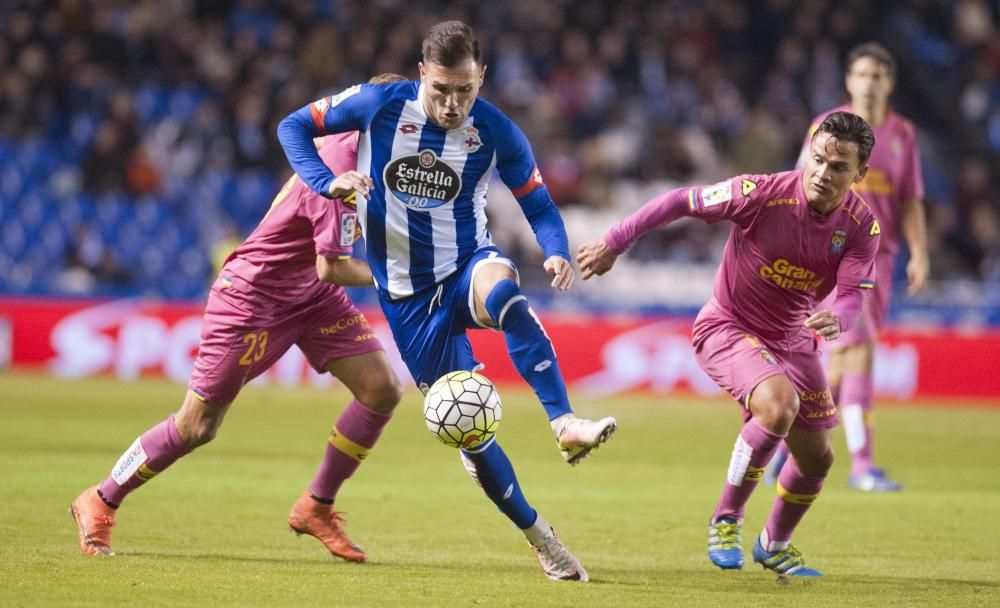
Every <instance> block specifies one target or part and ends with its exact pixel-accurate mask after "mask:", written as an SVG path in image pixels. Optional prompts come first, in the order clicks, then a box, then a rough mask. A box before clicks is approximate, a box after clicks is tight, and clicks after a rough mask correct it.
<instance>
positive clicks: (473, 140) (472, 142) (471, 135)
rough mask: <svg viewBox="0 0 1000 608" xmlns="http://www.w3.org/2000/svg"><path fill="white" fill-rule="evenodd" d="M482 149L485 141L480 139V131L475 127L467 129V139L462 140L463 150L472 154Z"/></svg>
mask: <svg viewBox="0 0 1000 608" xmlns="http://www.w3.org/2000/svg"><path fill="white" fill-rule="evenodd" d="M482 147H483V140H482V139H480V138H479V129H477V128H475V127H466V129H465V137H464V138H463V139H462V149H463V150H465V151H466V152H468V153H469V154H472V153H473V152H475V151H476V150H478V149H479V148H482Z"/></svg>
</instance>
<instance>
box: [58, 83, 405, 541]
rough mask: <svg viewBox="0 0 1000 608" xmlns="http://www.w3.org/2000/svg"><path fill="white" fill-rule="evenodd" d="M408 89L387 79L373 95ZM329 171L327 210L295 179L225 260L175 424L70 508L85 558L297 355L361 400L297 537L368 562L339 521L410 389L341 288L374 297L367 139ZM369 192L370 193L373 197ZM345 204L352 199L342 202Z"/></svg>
mask: <svg viewBox="0 0 1000 608" xmlns="http://www.w3.org/2000/svg"><path fill="white" fill-rule="evenodd" d="M395 80H403V78H402V77H395V76H394V75H392V76H390V75H385V76H381V77H376V79H373V82H374V83H381V82H392V81H395ZM323 143H324V145H322V147H321V149H320V156H321V157H322V158H323V161H324V162H325V163H326V164H327V165H328V166H329V167H330V168H331V170H333V171H334V172H335V173H336V175H338V178H337V180H336V183H334V184H333V187H332V188H331V197H332V198H333V199H334V200H327V199H326V198H323V197H321V196H319V195H318V194H316V193H315V192H313V191H312V190H311V189H310V188H309V187H308V186H306V185H305V184H304V183H303V182H302V181H301V180H300V179H299V178H298V177H297V176H295V175H293V176H292V178H291V179H289V180H288V182H287V183H286V184H285V186H284V187H283V188H282V189H281V191H280V192H279V193H278V195H277V196H276V197H275V199H274V202H273V203H272V205H271V209H270V210H269V211H268V213H267V215H265V216H264V219H263V220H261V222H260V224H259V225H258V226H257V228H256V229H255V230H254V231H253V233H251V235H250V236H249V237H248V238H247V240H246V241H244V242H243V243H242V244H241V245H240V246H239V247H238V248H237V249H236V251H234V252H233V253H232V254H231V255H230V256H229V258H228V259H227V260H226V263H225V265H224V266H223V267H222V270H221V271H220V273H219V276H218V278H217V279H216V281H215V284H214V285H213V286H212V290H211V292H210V294H209V297H208V304H207V306H206V308H205V315H204V318H203V321H202V329H201V344H200V346H199V349H198V357H197V359H196V360H195V364H194V371H193V373H192V375H191V379H190V382H189V383H188V389H189V390H188V393H187V395H186V396H185V399H184V403H183V405H182V406H181V408H180V410H179V411H178V412H177V413H176V414H171V415H170V416H168V417H167V419H166V420H164V421H162V422H160V423H159V424H157V425H156V426H154V427H152V428H151V429H149V430H148V431H146V432H145V433H143V434H142V435H141V436H140V437H139V438H138V439H136V440H135V442H133V443H132V445H131V446H130V447H129V448H128V450H126V452H125V453H124V454H122V456H121V458H119V460H118V462H117V463H116V464H115V466H114V468H113V469H112V470H111V474H110V475H109V476H108V477H107V478H106V479H105V480H104V481H103V482H101V483H100V484H99V485H98V486H96V487H91V488H88V489H86V490H84V491H83V493H82V494H80V496H79V497H77V499H76V500H75V501H73V504H72V506H71V508H70V513H71V514H72V516H73V519H74V520H75V521H76V524H77V527H78V529H79V533H80V549H81V550H82V551H83V552H84V553H89V554H94V555H114V551H113V550H112V548H111V529H112V527H113V526H114V525H115V519H114V517H115V513H116V510H117V509H118V507H119V506H120V505H121V503H122V501H123V500H124V499H125V497H126V496H128V495H129V494H130V493H131V492H133V491H135V490H136V489H137V488H139V487H140V486H142V485H143V484H144V483H145V482H147V481H149V480H150V479H152V478H153V477H155V476H156V475H159V474H160V473H162V472H163V471H164V470H165V469H166V468H167V467H169V466H170V465H171V464H173V463H174V462H175V461H176V460H177V459H178V458H181V457H182V456H186V455H187V454H189V453H190V452H191V451H192V450H193V449H194V448H197V447H199V446H201V445H204V444H205V443H208V442H209V441H211V440H212V439H213V438H214V437H215V434H216V432H217V431H218V429H219V427H220V426H221V425H222V420H223V418H224V417H225V415H226V412H227V410H228V409H229V406H230V405H231V404H232V402H233V400H234V399H235V398H236V395H237V394H238V393H239V391H240V389H241V388H242V387H243V385H244V384H246V383H247V382H248V381H250V380H252V379H253V378H255V377H257V376H258V375H260V374H261V373H263V372H264V371H266V370H267V369H268V368H269V367H270V366H271V365H273V364H274V363H275V362H276V361H277V360H278V359H279V358H281V356H282V355H283V354H284V353H285V352H286V351H287V350H288V349H289V348H291V346H292V345H293V344H294V345H297V346H298V347H299V348H300V349H301V350H302V352H303V353H304V354H305V357H306V359H307V360H308V361H309V363H310V364H311V365H312V367H313V368H315V369H316V371H317V372H319V373H323V372H329V373H331V374H333V375H334V376H336V377H337V378H338V379H339V380H340V381H341V382H343V383H344V385H345V386H346V387H347V388H348V389H349V390H350V391H351V393H352V394H353V395H354V400H353V401H351V402H350V404H349V405H348V406H347V408H346V409H345V410H344V412H343V413H342V414H341V415H340V417H339V418H338V420H337V422H336V424H335V425H334V427H333V430H332V431H331V433H330V436H329V439H328V443H327V446H326V452H325V454H324V458H323V461H322V463H321V464H320V468H319V471H318V472H317V473H316V477H315V478H314V479H313V482H312V484H311V485H310V486H309V488H308V490H306V491H305V492H304V493H303V494H302V495H301V496H300V497H299V499H298V500H297V501H296V503H295V505H294V506H293V507H292V511H291V514H290V515H289V518H288V525H289V526H290V527H291V528H292V530H294V531H295V532H297V533H298V534H309V535H311V536H315V537H316V538H318V539H319V540H320V541H322V542H323V544H324V545H325V546H326V548H327V549H329V551H330V552H331V553H333V554H334V555H336V556H338V557H342V558H344V559H346V560H349V561H365V559H366V556H365V553H364V551H363V550H362V549H361V548H360V547H358V546H357V545H356V544H354V543H353V542H352V541H351V540H350V539H349V538H348V537H347V535H346V534H345V532H344V529H343V521H342V519H341V518H340V516H339V515H338V514H337V512H336V511H335V510H334V509H333V502H334V498H336V495H337V492H338V490H339V489H340V487H341V485H342V484H343V483H344V481H345V480H346V479H347V478H348V477H350V476H351V475H352V474H353V473H354V471H355V470H356V469H357V468H358V466H360V464H361V462H362V460H363V459H364V458H365V457H366V456H367V455H368V453H369V452H370V451H371V449H372V447H373V446H374V445H375V442H376V441H377V440H378V437H379V435H380V434H381V433H382V429H383V428H384V427H385V425H386V423H388V422H389V419H390V417H391V415H392V411H393V409H394V408H395V407H396V404H397V403H398V402H399V399H400V396H401V387H400V383H399V380H398V379H397V378H396V375H395V373H394V372H393V371H392V367H391V365H390V364H389V360H388V358H387V357H386V355H385V352H384V351H383V350H382V345H381V344H380V343H379V341H378V339H377V338H376V337H375V334H374V333H372V329H371V327H370V326H369V324H368V321H367V320H366V319H365V317H364V315H362V314H361V313H360V312H359V311H358V310H357V309H356V308H355V307H354V305H353V304H352V303H351V301H350V299H349V298H348V297H347V294H346V293H345V292H344V289H343V287H341V286H342V285H353V286H366V285H372V275H371V271H370V270H369V268H368V265H367V264H366V263H364V262H363V261H361V260H356V259H353V258H351V257H350V254H351V249H352V246H353V244H354V241H355V239H356V234H357V233H356V226H357V212H356V210H355V208H354V205H353V204H352V203H351V202H350V201H352V200H353V197H354V196H356V194H355V191H361V192H366V191H367V187H370V183H368V182H369V181H370V180H369V178H368V177H367V176H364V175H362V174H360V173H358V172H356V171H354V170H353V169H354V168H355V167H356V166H357V134H356V133H347V134H342V135H337V136H332V137H330V138H326V139H325V140H324V141H323ZM366 186H367V187H366ZM341 197H343V198H341Z"/></svg>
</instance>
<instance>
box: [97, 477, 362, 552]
mask: <svg viewBox="0 0 1000 608" xmlns="http://www.w3.org/2000/svg"><path fill="white" fill-rule="evenodd" d="M98 500H99V499H98ZM288 527H290V528H291V529H292V532H295V533H296V534H298V535H300V536H301V535H302V534H308V535H309V536H315V537H316V538H318V539H319V540H320V542H322V543H323V545H325V546H326V548H327V549H329V550H330V553H333V554H334V555H336V556H337V557H341V558H343V559H346V560H347V561H349V562H363V561H365V560H366V559H368V557H367V556H366V555H365V552H364V550H363V549H362V548H361V547H359V546H357V545H356V544H354V541H352V540H351V539H350V538H348V537H347V534H346V533H345V532H344V518H343V517H341V515H340V514H339V513H337V512H336V511H334V510H333V505H325V504H323V503H321V502H317V501H316V500H314V499H313V497H312V495H310V494H309V492H308V491H307V492H303V494H302V496H300V497H299V499H298V500H297V501H295V505H294V506H293V507H292V512H291V513H289V514H288Z"/></svg>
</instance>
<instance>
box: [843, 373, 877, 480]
mask: <svg viewBox="0 0 1000 608" xmlns="http://www.w3.org/2000/svg"><path fill="white" fill-rule="evenodd" d="M872 392H873V389H872V377H871V376H870V375H868V374H852V373H845V374H844V377H843V379H842V380H841V383H840V397H841V399H840V401H839V406H840V417H841V420H843V423H844V434H845V435H846V437H847V451H849V452H850V453H851V473H853V474H858V473H864V472H865V471H867V470H868V469H870V468H872V467H873V466H875V461H874V458H873V455H872V454H873V449H872V448H873V446H872V440H873V437H872V434H873V428H872V424H871V423H872V420H871V419H872Z"/></svg>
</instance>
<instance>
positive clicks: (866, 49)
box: [847, 42, 896, 80]
mask: <svg viewBox="0 0 1000 608" xmlns="http://www.w3.org/2000/svg"><path fill="white" fill-rule="evenodd" d="M862 57H871V58H872V59H874V60H875V61H877V62H878V63H879V64H881V65H882V66H884V67H885V71H886V72H887V73H888V74H889V78H892V79H893V80H895V79H896V59H895V58H893V56H892V53H890V52H889V49H887V48H885V47H884V46H882V45H881V44H879V43H877V42H865V43H863V44H859V45H858V46H856V47H854V48H853V49H851V52H850V53H848V54H847V72H848V73H850V71H851V68H853V67H854V62H855V61H857V60H858V59H861V58H862Z"/></svg>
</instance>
